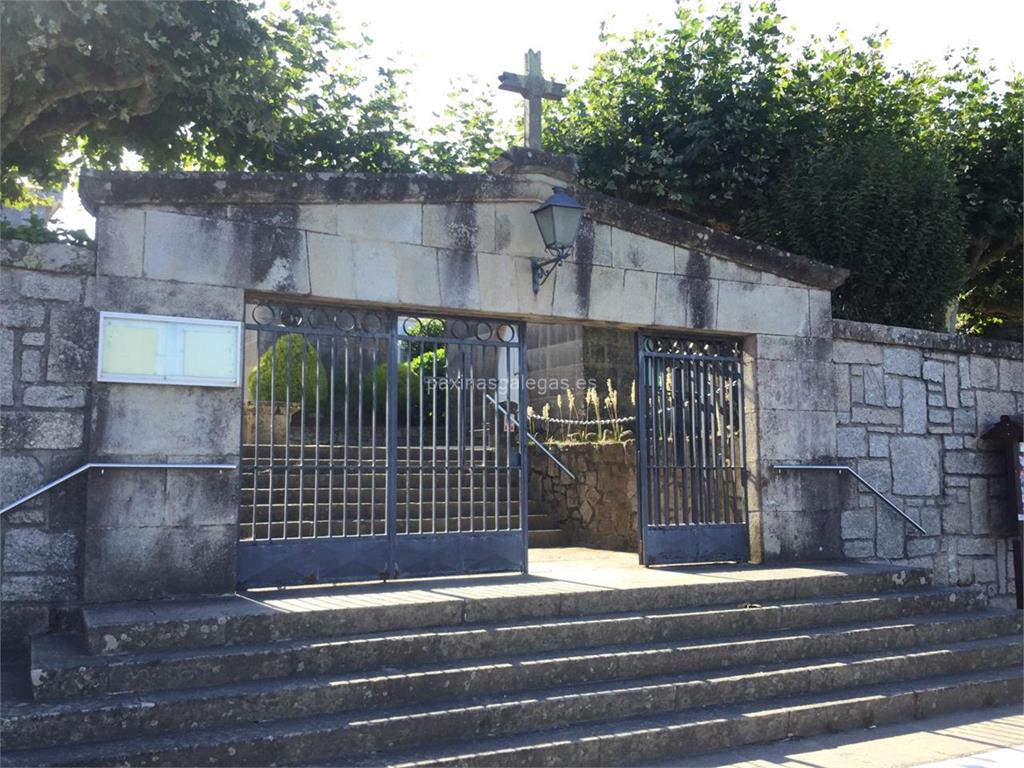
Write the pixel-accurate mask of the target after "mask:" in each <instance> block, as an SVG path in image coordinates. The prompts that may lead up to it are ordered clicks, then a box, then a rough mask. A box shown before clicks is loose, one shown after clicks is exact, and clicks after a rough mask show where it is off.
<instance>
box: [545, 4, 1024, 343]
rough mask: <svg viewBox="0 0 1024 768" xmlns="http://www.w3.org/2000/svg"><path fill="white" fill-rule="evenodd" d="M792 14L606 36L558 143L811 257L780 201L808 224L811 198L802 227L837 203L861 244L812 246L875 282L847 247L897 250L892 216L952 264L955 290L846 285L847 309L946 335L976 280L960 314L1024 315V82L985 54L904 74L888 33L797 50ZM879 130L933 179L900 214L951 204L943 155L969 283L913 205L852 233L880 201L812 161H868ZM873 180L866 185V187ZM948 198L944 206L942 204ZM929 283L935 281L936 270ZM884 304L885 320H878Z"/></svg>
mask: <svg viewBox="0 0 1024 768" xmlns="http://www.w3.org/2000/svg"><path fill="white" fill-rule="evenodd" d="M784 21H785V20H784V19H783V17H782V16H781V14H780V13H779V12H778V9H777V7H776V5H775V4H774V3H773V2H755V3H753V4H751V5H750V6H748V7H747V8H744V7H743V6H741V4H739V3H728V4H724V5H722V6H720V7H719V8H718V9H717V10H716V11H713V12H711V13H709V14H705V13H703V11H702V10H699V9H695V6H693V5H692V4H689V3H681V4H680V5H679V8H678V12H677V17H676V21H675V24H674V25H672V27H671V28H670V29H667V30H664V31H652V30H642V31H639V32H636V33H634V34H633V35H632V36H631V37H629V38H619V37H612V36H605V38H604V42H605V49H604V50H603V51H602V52H601V53H599V54H598V56H597V59H596V61H595V66H594V68H593V70H592V72H591V74H590V75H589V76H588V77H587V78H585V79H584V80H583V82H581V83H578V84H577V85H576V87H575V88H574V89H573V90H572V91H571V92H570V96H569V98H568V99H566V100H565V101H564V102H562V103H560V104H549V105H547V106H546V109H547V113H548V119H547V120H546V122H545V142H546V145H547V146H549V147H551V148H553V149H556V150H557V151H562V152H570V153H574V154H577V155H578V156H579V157H580V164H581V172H582V175H583V178H584V181H585V182H586V183H587V184H588V185H590V186H593V187H596V188H599V189H603V190H606V191H608V192H609V193H611V194H614V195H617V196H619V197H623V198H626V199H629V200H632V201H634V202H638V203H641V204H645V205H649V206H653V207H657V208H660V209H662V210H664V211H666V212H668V213H672V214H676V215H680V216H684V217H686V218H689V219H692V220H695V221H698V222H701V223H704V224H708V225H710V226H714V227H717V228H720V229H725V230H727V231H731V232H733V233H736V234H739V235H744V236H748V237H754V238H758V239H764V240H768V241H769V242H771V243H773V244H775V245H778V246H780V247H783V248H789V249H791V250H798V251H799V249H800V248H801V247H806V246H805V243H804V241H805V239H806V237H807V236H806V235H805V234H801V235H800V236H799V237H797V236H796V235H792V236H791V234H790V233H789V232H788V231H787V230H786V228H785V227H782V226H779V225H778V222H776V225H774V226H773V225H772V219H771V217H772V216H774V215H776V214H778V210H779V198H780V196H785V197H786V199H787V200H788V203H787V206H788V207H789V208H790V210H791V213H792V214H793V215H794V216H795V215H796V213H795V212H796V211H797V210H798V208H799V206H800V205H801V204H802V205H805V206H806V207H807V208H808V212H806V213H805V214H803V218H806V217H807V216H810V211H813V210H820V208H819V206H818V198H819V197H821V196H824V197H825V198H827V199H828V200H830V201H831V202H832V203H833V204H834V205H836V206H838V208H839V209H840V210H839V211H837V212H836V213H835V218H834V219H833V220H832V222H831V225H832V226H833V228H834V231H836V232H842V233H843V235H844V237H848V238H849V237H859V238H861V239H862V242H860V243H852V242H850V243H844V244H843V245H842V247H841V248H839V249H825V248H815V249H814V250H813V252H806V253H807V255H813V256H815V257H817V258H820V259H822V260H824V261H836V263H844V264H845V265H846V266H848V267H849V268H850V269H851V270H853V273H854V274H853V278H852V280H853V282H854V283H858V282H859V283H862V284H865V285H867V284H870V283H871V282H872V281H873V280H874V279H875V277H874V276H873V275H870V274H866V271H867V270H868V269H869V267H868V266H867V264H866V262H865V261H856V260H853V261H851V260H850V259H849V257H848V256H847V255H840V254H851V253H853V251H854V250H855V249H856V248H857V247H863V248H867V249H869V250H872V251H876V250H878V249H880V248H881V247H882V246H881V245H879V244H880V243H882V242H885V241H890V242H895V241H893V240H891V238H892V235H893V234H894V232H895V230H894V229H893V228H892V227H891V226H890V224H891V220H898V221H902V222H904V223H905V224H906V225H907V226H908V227H909V230H908V231H912V232H914V233H915V236H917V237H920V238H925V240H924V241H923V242H922V243H920V244H919V247H920V250H921V253H922V254H923V253H927V252H931V251H934V252H935V254H937V255H936V256H935V259H936V260H937V261H936V263H937V264H939V268H938V273H939V274H938V282H937V287H938V289H939V290H941V291H942V292H943V293H944V295H943V296H941V297H939V296H937V295H932V294H933V292H932V291H931V290H925V291H921V292H918V293H912V294H911V295H909V296H908V295H907V294H906V292H905V290H904V288H903V286H902V285H901V284H899V283H897V284H892V285H890V284H888V283H887V284H884V285H879V286H878V288H877V289H878V290H879V291H881V292H882V293H886V292H890V291H891V295H889V296H881V297H877V298H871V297H869V295H868V294H867V293H866V292H863V291H859V290H856V289H847V290H845V291H844V292H843V293H841V294H840V296H839V301H838V302H837V305H841V307H842V309H841V311H842V312H844V313H845V314H846V315H848V316H853V317H862V318H865V319H872V320H876V321H880V322H891V323H897V324H904V325H913V324H924V325H927V326H930V327H934V326H935V325H937V323H938V322H939V317H938V315H937V314H936V309H935V308H936V306H937V304H941V303H943V302H950V301H952V300H954V299H956V298H957V296H958V294H959V293H960V291H961V288H962V287H963V290H964V291H965V293H964V294H963V296H962V297H961V309H962V311H964V313H965V317H969V318H971V322H972V324H973V327H980V326H981V325H983V324H984V323H983V322H982V323H979V322H978V320H979V318H988V320H991V319H992V318H994V317H996V316H998V317H1002V318H1006V319H1007V320H1008V319H1009V318H1010V317H1011V316H1013V317H1016V318H1018V319H1019V318H1020V305H1021V302H1020V292H1021V285H1020V278H1019V275H1020V250H1021V224H1020V223H1021V216H1022V207H1021V200H1022V192H1021V183H1022V182H1021V179H1022V175H1024V170H1022V155H1024V152H1022V149H1021V136H1022V126H1024V115H1022V113H1021V101H1022V97H1021V94H1022V91H1024V85H1022V83H1024V80H1022V78H1021V77H1019V76H1018V77H1016V78H1014V79H1013V80H1011V81H1010V82H1009V83H1006V84H1005V86H1004V84H1002V83H999V82H998V81H997V80H996V79H995V77H994V76H993V75H992V72H991V70H990V69H987V68H985V67H984V66H982V65H980V64H979V62H978V56H977V53H976V52H974V51H966V52H964V53H963V54H961V55H960V56H959V57H955V58H954V57H952V56H951V57H950V58H949V59H948V61H947V63H946V67H945V69H944V70H942V71H939V70H938V69H937V68H936V67H934V66H932V65H928V64H919V65H916V66H914V67H910V68H900V67H892V66H890V65H889V64H888V63H887V62H886V61H885V58H884V49H885V47H886V46H887V45H888V40H887V39H886V37H885V36H884V35H882V34H879V35H872V36H869V37H867V38H866V39H865V40H864V41H862V42H859V43H854V42H851V41H850V40H849V39H847V37H846V36H845V35H843V34H839V35H837V36H835V37H833V38H829V39H828V40H825V41H822V40H813V41H812V42H811V43H810V44H809V45H807V46H806V47H805V48H804V49H802V50H799V51H797V50H796V48H795V46H794V40H793V38H792V37H791V36H790V35H789V34H787V33H786V32H785V31H784ZM872 136H883V137H885V143H886V147H885V149H884V150H883V149H881V148H880V149H879V152H878V156H880V154H881V153H882V152H883V151H884V152H887V153H890V154H892V153H894V152H896V151H897V150H896V148H899V149H900V150H901V151H902V152H905V153H907V154H905V155H904V154H898V155H894V157H896V156H898V157H899V158H901V159H899V161H898V162H899V164H900V167H901V168H903V169H904V171H906V172H908V173H915V174H920V176H919V177H918V178H915V179H913V180H911V181H910V183H909V185H908V186H907V188H906V190H905V191H904V193H900V194H894V197H892V198H891V199H892V202H894V203H896V204H901V205H911V204H912V203H914V197H913V195H912V194H910V190H915V189H916V190H919V191H920V190H926V189H931V190H933V191H934V192H935V193H936V195H938V197H939V198H942V200H943V201H944V200H945V194H946V192H945V191H942V192H941V194H940V193H939V190H940V189H942V190H945V189H946V187H945V184H944V182H942V181H940V180H939V178H938V176H937V174H938V169H937V168H936V167H935V162H936V160H935V159H936V158H938V159H940V160H941V162H942V164H943V165H944V166H945V168H946V169H947V171H948V173H950V174H952V177H953V180H954V183H955V185H956V190H957V192H956V194H957V207H958V208H959V210H960V211H961V212H962V215H958V216H955V217H954V219H953V221H954V222H955V221H962V222H963V226H964V227H965V228H966V233H967V235H968V237H967V238H966V239H965V240H964V247H963V250H962V252H961V254H960V258H961V260H962V261H963V262H964V263H965V266H966V270H965V271H966V283H965V284H958V283H957V281H956V280H954V279H953V277H954V276H955V275H956V274H957V272H958V270H957V269H956V268H955V267H953V266H951V265H948V264H946V262H945V261H943V259H944V258H946V257H945V256H939V255H938V254H947V252H948V247H949V244H950V243H951V242H953V241H955V240H956V237H955V233H953V232H951V231H950V227H949V226H941V227H936V226H934V219H929V218H928V217H930V216H932V215H933V214H931V213H929V214H928V217H926V216H925V215H923V214H922V216H920V217H918V216H917V214H916V209H914V208H913V207H911V208H903V209H900V210H890V211H889V212H888V213H887V215H886V216H881V217H878V218H876V219H875V220H873V221H871V220H868V221H864V222H863V223H861V224H857V225H856V226H854V225H853V219H854V217H855V216H856V215H859V214H858V211H861V212H863V210H866V207H865V205H866V204H865V203H864V201H863V199H858V198H857V197H856V196H854V197H852V198H848V197H847V196H846V195H844V188H843V184H844V183H846V181H848V178H846V177H844V176H843V174H839V173H837V174H834V175H833V176H832V178H831V180H830V178H829V174H828V173H826V172H825V171H824V170H823V169H821V168H818V169H817V170H814V169H812V168H811V167H810V165H809V163H811V161H810V160H809V158H810V157H816V158H825V157H832V158H836V159H842V158H844V157H845V155H844V154H843V149H844V147H848V146H851V147H852V146H857V147H860V151H861V152H864V153H866V152H868V147H867V146H866V144H865V142H870V137H872ZM892 145H895V147H896V148H894V147H893V146H892ZM914 158H916V159H914ZM925 158H930V159H925ZM807 174H812V175H813V178H814V181H815V184H816V185H817V186H816V188H815V189H814V190H806V192H805V191H803V190H800V189H798V188H796V187H795V186H794V181H793V180H794V179H795V178H797V177H799V176H801V175H807ZM886 178H889V179H891V176H887V177H886ZM858 183H860V184H862V187H861V189H862V194H863V193H865V192H866V191H867V189H868V186H867V182H866V181H863V180H861V181H858ZM880 183H882V182H880ZM884 183H885V184H888V183H889V182H884ZM890 192H893V193H895V190H890ZM848 202H849V204H850V206H851V207H850V208H849V210H848V211H846V206H847V203H848ZM942 205H945V202H941V203H940V201H939V199H938V198H936V199H935V200H933V203H930V204H929V208H928V209H929V210H937V208H938V207H941V206H942ZM843 211H846V213H843ZM847 214H848V216H847ZM844 216H846V218H847V223H846V224H845V225H841V220H842V219H843V217H844ZM797 218H798V219H801V217H797ZM801 220H802V219H801ZM929 222H931V223H929ZM932 238H934V240H932ZM899 239H900V238H896V240H899ZM798 241H799V242H798ZM879 252H880V251H879ZM904 255H905V248H903V247H902V246H900V245H894V246H893V251H892V253H891V256H890V258H889V261H890V262H892V263H895V262H896V261H897V260H898V259H900V258H902V257H903V256H904ZM926 276H927V277H926ZM916 277H917V278H918V279H920V280H921V283H922V284H923V283H925V282H928V281H930V280H931V277H932V274H931V273H930V272H925V273H917V275H916ZM869 298H870V301H869V300H868V299H869ZM862 299H863V301H864V303H863V304H860V303H858V302H861V301H862ZM880 306H884V307H887V308H888V309H886V314H884V315H879V316H874V315H872V312H874V311H875V309H877V308H878V307H880ZM939 314H941V313H939ZM1016 325H1017V326H1018V327H1019V325H1020V323H1019V320H1018V322H1017V323H1016Z"/></svg>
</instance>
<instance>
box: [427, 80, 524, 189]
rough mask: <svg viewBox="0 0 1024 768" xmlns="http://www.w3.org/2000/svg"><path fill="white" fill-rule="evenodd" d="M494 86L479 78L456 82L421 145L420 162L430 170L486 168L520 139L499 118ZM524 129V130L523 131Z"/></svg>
mask: <svg viewBox="0 0 1024 768" xmlns="http://www.w3.org/2000/svg"><path fill="white" fill-rule="evenodd" d="M492 94H493V90H492V89H489V88H484V87H482V86H481V85H480V83H479V82H477V81H476V80H470V81H469V83H468V84H463V85H459V86H456V87H455V88H454V89H453V90H452V92H451V93H450V94H449V95H448V104H447V106H445V108H444V111H443V112H442V113H441V114H440V115H435V117H437V118H438V121H437V122H436V123H435V124H434V125H433V126H432V127H431V128H430V131H429V134H428V138H427V140H426V141H423V142H422V143H421V144H420V146H419V160H418V162H419V165H420V167H421V168H423V170H425V171H428V172H430V173H460V172H467V171H469V172H476V173H483V172H486V171H487V169H488V167H489V166H490V164H491V163H492V162H493V161H494V160H495V159H497V157H498V155H499V154H500V153H501V150H502V149H503V148H505V147H509V146H512V145H514V144H516V143H517V140H516V137H515V135H514V134H513V132H512V131H511V130H510V128H509V126H507V125H504V124H502V122H501V121H500V120H499V119H498V116H497V112H496V110H495V108H494V101H493V98H492ZM520 133H521V132H520Z"/></svg>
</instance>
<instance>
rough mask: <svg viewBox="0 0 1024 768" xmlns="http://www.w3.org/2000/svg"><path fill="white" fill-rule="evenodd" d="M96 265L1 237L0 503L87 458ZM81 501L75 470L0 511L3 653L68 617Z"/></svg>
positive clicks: (85, 253) (71, 250)
mask: <svg viewBox="0 0 1024 768" xmlns="http://www.w3.org/2000/svg"><path fill="white" fill-rule="evenodd" d="M95 262H96V257H95V253H94V252H93V251H92V250H91V249H87V248H76V247H73V246H68V245H62V244H57V243H50V244H38V245H36V244H29V243H22V242H12V241H3V242H0V306H2V311H0V406H2V417H0V448H2V452H0V505H6V504H8V503H10V502H11V501H14V500H15V499H17V498H20V497H21V496H23V495H25V494H26V493H29V492H31V491H33V490H35V489H36V488H38V487H39V486H41V485H43V484H44V483H46V482H49V481H50V480H52V479H54V478H56V477H59V476H60V475H62V474H64V473H66V472H69V471H71V470H73V469H76V468H77V467H79V466H81V465H82V464H83V463H85V462H86V461H88V449H89V446H88V429H87V423H88V412H89V406H90V402H91V394H92V392H91V386H90V384H89V382H90V381H91V380H92V378H93V372H94V369H95V364H96V358H95V352H96V312H95V310H94V309H93V308H92V303H93V293H94V280H93V278H92V275H93V273H94V271H95ZM84 506H85V478H84V477H83V476H79V477H78V478H75V479H73V480H71V481H69V482H68V483H66V484H64V485H62V486H59V487H58V488H56V489H54V490H53V491H51V492H49V493H46V494H43V495H42V496H40V497H38V498H36V499H33V500H32V501H29V502H26V503H25V504H23V505H22V506H20V507H17V508H15V509H13V510H11V511H9V512H7V513H6V514H4V515H3V517H2V518H0V520H2V523H0V536H2V542H0V551H2V559H0V563H2V585H0V599H2V615H0V620H2V623H3V641H4V646H5V650H12V649H13V648H16V647H18V646H20V645H22V644H23V642H24V639H25V638H26V637H27V636H28V635H29V634H33V633H37V632H45V631H47V630H51V629H61V628H63V627H65V626H67V625H68V623H69V622H71V621H73V619H74V615H75V614H74V611H73V610H71V609H73V608H74V607H75V606H76V605H77V604H78V603H79V601H80V598H81V595H82V584H81V568H80V563H81V556H82V550H83V521H84Z"/></svg>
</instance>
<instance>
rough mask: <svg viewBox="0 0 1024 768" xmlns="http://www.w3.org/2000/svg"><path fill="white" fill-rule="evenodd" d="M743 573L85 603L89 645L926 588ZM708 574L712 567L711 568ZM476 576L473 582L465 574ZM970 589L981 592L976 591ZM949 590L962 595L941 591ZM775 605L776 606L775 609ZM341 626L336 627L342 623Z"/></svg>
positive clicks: (516, 579)
mask: <svg viewBox="0 0 1024 768" xmlns="http://www.w3.org/2000/svg"><path fill="white" fill-rule="evenodd" d="M743 572H744V573H745V574H748V578H744V579H738V578H737V579H721V580H714V579H711V578H709V579H707V580H706V581H702V582H698V583H693V584H670V585H664V586H663V585H659V586H624V587H622V588H618V589H608V588H595V587H590V586H587V585H580V586H579V587H578V588H573V589H571V590H569V589H553V588H549V587H548V585H547V584H546V583H545V582H544V580H540V581H539V582H538V581H537V580H534V579H526V580H524V579H523V577H520V576H508V577H488V578H486V579H481V580H479V581H474V582H472V583H470V584H467V581H466V580H465V579H450V580H447V579H433V580H430V581H429V582H422V583H420V585H417V584H416V583H410V582H392V583H389V584H388V585H386V586H384V587H382V586H381V585H377V584H375V585H373V586H372V587H370V588H368V589H367V590H361V589H360V588H358V587H342V588H335V589H330V588H309V589H306V590H302V591H298V590H290V591H285V590H280V591H269V592H254V593H251V594H247V595H242V596H239V595H228V596H224V597H214V598H207V599H201V600H181V601H154V602H137V603H120V604H113V603H112V604H106V605H95V606H87V607H85V608H83V611H82V615H83V621H84V625H85V630H86V641H87V647H88V649H89V650H90V652H92V653H95V654H102V653H127V652H132V651H145V650H149V651H158V650H175V649H187V648H202V647H213V646H222V645H237V644H254V643H271V642H278V641H287V640H309V639H314V638H324V637H334V638H337V637H339V636H340V635H349V636H350V635H357V634H367V633H374V632H392V633H394V631H396V630H417V629H427V628H433V627H457V626H459V625H467V626H472V625H477V624H493V623H495V622H502V623H507V622H515V621H518V620H525V619H530V620H545V619H556V618H570V619H577V618H580V617H585V616H593V615H597V614H612V613H635V612H638V611H667V610H673V609H686V608H694V609H697V608H701V607H708V606H719V607H721V606H730V607H733V608H735V607H736V606H738V605H750V606H753V605H756V604H759V603H766V602H782V601H794V600H804V599H808V598H816V597H842V596H850V595H861V596H866V595H876V594H878V595H883V594H884V595H886V596H893V597H897V598H899V597H900V596H910V595H912V594H914V593H915V590H917V591H920V590H926V589H927V587H928V584H929V583H930V576H929V574H928V572H927V571H925V570H924V569H907V568H898V567H894V566H887V565H875V564H843V566H842V568H841V569H835V570H822V571H821V572H820V573H814V574H813V575H805V576H801V577H798V578H794V577H787V576H783V575H780V576H775V575H774V574H775V573H776V570H775V569H772V568H767V567H766V568H764V569H759V568H758V567H750V568H746V569H744V571H743ZM708 573H709V574H713V571H709V572H708ZM476 583H479V584H480V585H481V586H480V589H479V591H474V588H473V586H472V584H476ZM972 594H975V597H974V599H975V600H978V599H981V598H980V597H979V596H978V595H977V594H976V593H972ZM946 599H948V600H953V601H955V600H960V599H966V598H960V597H952V598H950V597H948V596H947V597H946ZM774 615H777V614H774ZM342 628H344V629H343V631H342Z"/></svg>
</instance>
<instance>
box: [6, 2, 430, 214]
mask: <svg viewBox="0 0 1024 768" xmlns="http://www.w3.org/2000/svg"><path fill="white" fill-rule="evenodd" d="M0 34H2V36H3V39H4V46H3V50H2V55H0V119H2V123H3V128H2V132H0V148H2V150H3V153H4V165H5V167H4V175H3V194H4V199H5V201H7V202H17V201H19V200H24V193H25V185H24V183H23V182H24V180H25V179H29V180H31V181H33V182H35V183H37V184H40V185H43V186H46V187H52V186H56V185H61V184H64V183H66V182H67V180H68V178H69V174H70V171H71V170H72V165H71V161H69V160H68V158H69V157H73V158H76V159H77V158H84V159H85V160H87V161H88V162H89V164H90V165H92V166H94V167H117V166H118V165H119V164H120V163H121V162H122V158H123V155H124V152H125V150H130V151H132V152H135V153H137V154H138V155H139V156H140V157H141V159H142V162H143V164H144V165H145V166H146V167H149V168H157V169H161V168H162V169H169V168H180V167H186V168H192V169H201V170H217V169H234V170H294V169H300V168H306V167H320V168H322V167H331V168H337V169H340V170H364V171H391V170H403V171H404V170H412V169H413V168H414V167H415V163H414V160H413V156H414V153H415V148H416V147H415V142H414V140H413V137H412V135H411V131H412V125H411V123H410V122H409V120H408V119H407V118H406V117H405V108H404V104H403V102H402V98H401V95H400V94H401V90H402V89H401V88H400V86H399V78H400V77H401V76H402V73H401V71H400V70H398V69H380V70H379V71H378V72H377V75H376V76H375V78H373V79H372V80H368V79H367V78H366V77H365V76H363V75H362V74H360V72H359V69H358V67H357V66H356V62H355V61H354V60H355V59H356V58H357V57H359V56H361V55H362V53H363V51H364V49H365V47H366V46H367V45H368V44H369V40H368V39H366V38H363V39H361V40H358V41H349V40H346V39H344V38H343V37H342V36H341V33H340V31H339V29H338V28H337V26H336V24H335V23H334V21H333V20H332V18H331V16H330V14H329V13H328V10H327V8H326V6H325V5H324V3H323V2H314V3H312V4H309V5H306V6H304V7H302V8H290V7H288V6H285V7H284V9H283V10H282V11H281V12H280V13H277V14H271V13H264V12H262V11H261V10H260V8H259V7H258V6H256V5H255V4H253V3H250V2H215V1H213V0H199V1H198V2H178V1H177V0H151V1H150V2H144V3H143V2H97V1H95V0H60V1H59V2H58V1H53V2H45V1H43V0H28V1H27V2H18V3H4V4H3V5H2V7H0ZM343 58H344V60H343Z"/></svg>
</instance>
